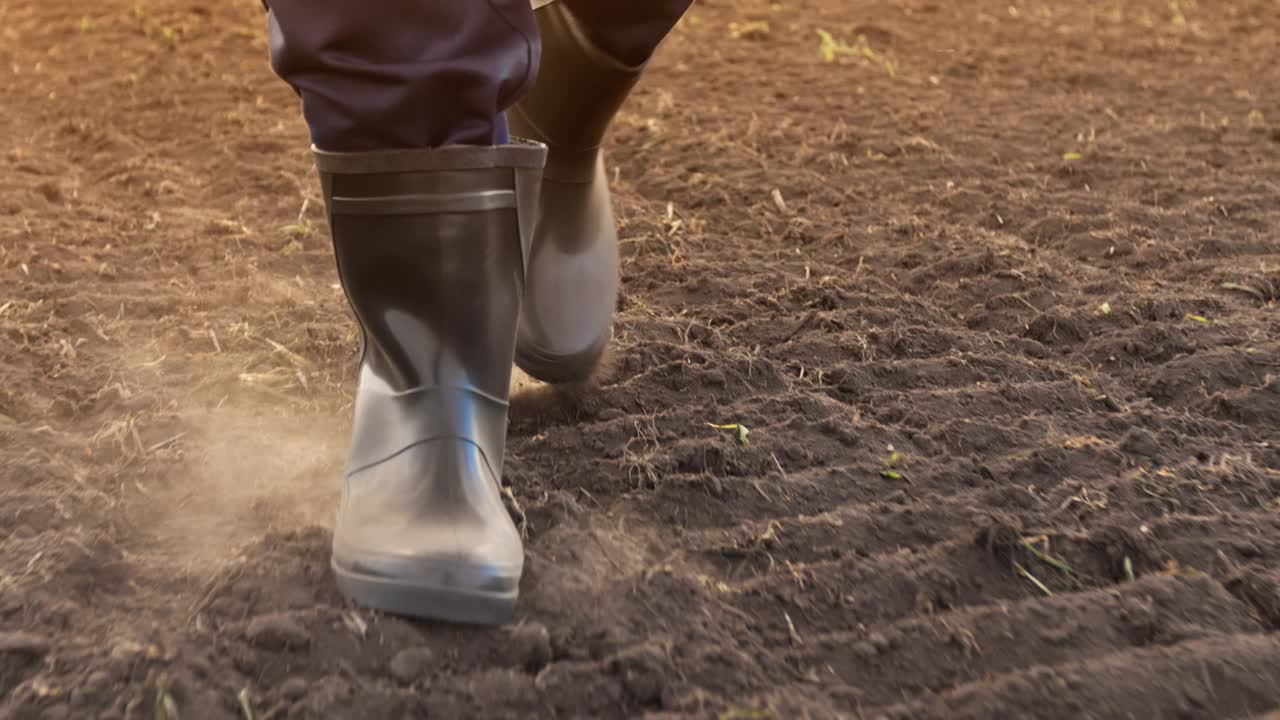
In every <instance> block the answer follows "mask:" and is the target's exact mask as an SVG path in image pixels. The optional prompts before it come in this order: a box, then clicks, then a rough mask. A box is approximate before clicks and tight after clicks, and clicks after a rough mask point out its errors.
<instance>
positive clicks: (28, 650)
mask: <svg viewBox="0 0 1280 720" xmlns="http://www.w3.org/2000/svg"><path fill="white" fill-rule="evenodd" d="M47 652H49V641H48V640H46V639H44V638H42V637H40V636H39V635H33V634H32V633H27V632H4V633H0V653H3V654H9V653H12V654H16V655H33V656H42V655H44V654H45V653H47Z"/></svg>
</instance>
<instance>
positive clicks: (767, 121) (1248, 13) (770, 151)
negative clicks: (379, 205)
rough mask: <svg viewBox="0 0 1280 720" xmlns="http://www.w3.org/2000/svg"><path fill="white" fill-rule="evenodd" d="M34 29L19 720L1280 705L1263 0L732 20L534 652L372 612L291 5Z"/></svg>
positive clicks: (637, 118) (674, 111)
mask: <svg viewBox="0 0 1280 720" xmlns="http://www.w3.org/2000/svg"><path fill="white" fill-rule="evenodd" d="M0 17H3V19H4V22H3V23H2V25H3V27H2V29H0V33H3V38H4V39H3V42H0V61H2V62H0V74H3V76H4V78H5V80H4V84H3V87H4V112H3V113H0V277H3V283H2V284H0V335H2V339H0V697H2V698H3V699H2V700H0V716H3V717H6V718H10V717H12V718H49V719H53V718H87V717H100V718H115V719H121V718H177V717H181V718H184V719H189V718H258V719H261V718H284V717H289V718H293V717H302V718H310V717H316V718H321V717H324V718H345V717H351V718H363V717H388V718H393V717H394V718H398V717H478V718H488V717H493V718H499V717H548V718H550V717H558V718H570V717H637V716H647V717H672V718H674V717H716V718H726V719H727V718H792V717H812V718H828V717H853V718H859V717H861V718H934V717H937V718H965V717H971V718H986V717H1011V718H1012V717H1017V718H1081V717H1099V718H1101V717H1144V718H1164V717H1167V718H1228V717H1230V718H1243V717H1250V716H1256V717H1262V716H1266V715H1267V713H1272V712H1276V710H1277V708H1280V637H1278V636H1277V635H1276V634H1275V631H1276V630H1277V628H1280V570H1277V569H1276V562H1277V560H1280V430H1277V427H1278V425H1280V318H1278V317H1277V299H1278V297H1280V230H1278V229H1277V228H1280V199H1278V198H1280V96H1277V95H1276V92H1277V88H1280V64H1278V63H1276V49H1277V47H1280V6H1278V5H1277V4H1276V3H1275V2H1273V0H1220V1H1219V2H1203V1H1202V2H1193V1H1192V0H1180V1H1167V0H1130V1H1129V2H1124V3H1113V2H1101V1H1100V0H1089V1H1085V0H1081V1H1080V2H1069V3H1063V2H1048V1H1047V0H1012V2H1011V0H999V1H995V0H964V1H963V2H961V1H960V0H868V1H866V2H850V1H849V0H783V2H782V3H780V4H770V3H767V2H763V1H757V0H751V1H748V0H700V3H699V4H698V6H697V7H696V9H695V10H694V11H693V13H692V14H691V15H690V16H689V17H688V18H686V20H685V21H684V22H683V23H682V25H681V26H680V27H679V28H678V29H677V30H676V31H675V33H674V35H673V37H672V38H671V40H670V42H669V43H668V44H667V45H666V46H665V47H664V48H663V49H662V51H661V53H660V56H659V58H658V59H657V60H656V62H655V63H654V65H653V67H652V70H651V72H650V73H649V76H648V78H647V79H646V81H645V83H644V84H643V85H642V86H641V87H640V88H639V89H638V91H637V92H636V94H635V95H634V97H633V98H632V100H631V101H630V102H629V104H628V105H627V106H626V108H625V110H624V112H623V114H622V116H621V117H620V118H619V121H618V123H617V127H616V130H615V133H614V134H613V137H612V140H611V144H610V147H609V149H610V153H611V155H610V157H611V172H612V177H613V180H614V188H615V191H616V194H617V204H618V209H619V213H620V220H621V227H622V243H623V253H624V265H623V273H624V281H625V291H624V294H623V296H622V297H621V299H620V301H619V304H618V321H617V328H616V337H615V341H614V344H613V358H612V361H611V363H610V364H609V366H608V367H607V368H606V369H605V370H604V371H603V372H602V373H601V375H600V378H599V382H598V384H597V386H596V387H595V388H593V389H587V390H582V389H578V390H570V391H563V390H562V391H550V390H548V389H546V388H539V387H524V389H522V390H521V391H520V392H519V393H518V394H517V397H516V399H515V402H514V407H513V410H512V413H513V414H512V423H511V442H510V448H509V453H508V458H507V472H506V477H507V481H508V482H509V485H510V490H511V498H512V503H511V509H512V512H513V513H515V515H516V516H517V518H518V519H519V521H520V524H521V527H522V528H523V530H524V531H525V532H526V533H527V536H528V541H527V547H528V570H527V576H526V578H525V581H524V584H523V590H522V603H521V608H520V611H519V617H518V622H517V623H516V624H515V625H514V626H512V627H508V628H500V629H471V628H464V627H455V626H447V625H442V624H433V623H424V622H412V621H406V620H403V619H398V618H394V617H386V616H383V615H380V614H378V613H374V612H368V611H365V610H361V609H356V608H352V607H349V606H347V605H346V604H345V603H344V602H343V601H342V599H341V597H340V596H339V595H337V593H336V591H335V589H334V586H333V583H332V578H331V576H330V572H329V569H328V544H329V539H330V536H329V530H328V527H329V526H330V524H331V521H332V513H333V510H334V504H335V500H336V496H337V490H338V484H339V479H340V474H341V468H342V463H343V459H344V457H343V456H344V452H345V449H346V448H345V445H346V433H347V430H348V428H349V422H350V421H349V416H350V412H351V406H350V405H351V395H352V390H353V370H354V368H355V363H356V354H357V351H358V338H357V335H356V333H355V332H354V329H353V325H352V322H351V318H350V315H349V313H348V310H347V309H346V306H345V304H344V301H343V298H342V294H341V292H340V290H339V288H338V286H337V284H336V283H337V277H336V273H335V270H334V266H333V262H332V259H331V255H330V249H329V246H328V240H327V231H326V228H325V223H324V218H323V212H322V207H321V202H320V195H319V188H318V185H317V182H316V179H315V176H314V172H313V169H312V166H311V161H310V158H309V154H308V142H307V136H306V130H305V127H304V126H303V124H302V122H301V120H300V115H299V112H298V107H297V102H296V99H295V98H294V97H293V95H292V94H291V93H290V91H289V90H288V88H287V87H285V86H284V85H283V84H282V83H280V82H279V81H278V80H276V79H275V78H274V77H273V76H272V75H271V73H270V70H269V68H268V66H267V62H266V40H265V37H264V31H263V25H264V21H263V16H262V14H261V7H260V4H259V3H258V2H257V0H233V1H230V2H204V1H202V0H142V1H141V2H139V1H137V0H103V1H102V2H98V3H90V4H85V3H81V2H71V1H70V0H48V1H47V2H41V3H36V2H20V1H18V0H7V1H5V0H0ZM819 31H823V32H825V33H828V34H829V38H830V40H829V41H824V40H823V39H822V37H821V36H820V33H819ZM860 38H861V39H860ZM824 43H825V47H826V48H827V51H828V52H827V55H828V58H829V60H830V61H828V58H824V56H823V51H822V48H823V47H824ZM734 424H737V425H741V426H745V427H746V428H748V429H749V431H750V432H749V434H748V435H746V437H745V438H740V437H739V433H738V432H737V431H735V430H732V429H717V428H714V427H710V425H734ZM1272 717H1275V716H1274V715H1273V716H1272Z"/></svg>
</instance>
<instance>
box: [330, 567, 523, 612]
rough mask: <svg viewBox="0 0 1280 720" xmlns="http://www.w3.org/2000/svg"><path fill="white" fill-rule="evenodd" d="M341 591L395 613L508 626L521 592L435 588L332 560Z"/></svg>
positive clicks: (352, 599) (358, 603)
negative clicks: (391, 577) (372, 573)
mask: <svg viewBox="0 0 1280 720" xmlns="http://www.w3.org/2000/svg"><path fill="white" fill-rule="evenodd" d="M331 567H332V568H333V574H334V578H335V579H336V581H337V584H338V590H340V591H341V592H342V594H343V595H344V596H345V597H346V598H347V599H349V600H351V601H352V602H354V603H356V604H357V605H361V606H364V607H368V608H373V609H375V610H382V611H384V612H389V613H392V614H395V615H407V616H409V617H417V618H426V619H430V620H444V621H447V622H456V623H466V624H468V625H505V624H507V623H509V622H511V620H512V619H513V618H514V617H515V612H516V596H517V591H515V590H513V591H511V592H509V593H492V592H484V591H466V590H460V589H457V588H442V587H433V586H430V585H422V584H416V583H412V582H407V581H404V580H392V579H389V578H384V577H377V576H374V575H365V574H363V573H357V572H352V571H350V570H346V569H343V568H341V567H338V565H337V563H332V564H331Z"/></svg>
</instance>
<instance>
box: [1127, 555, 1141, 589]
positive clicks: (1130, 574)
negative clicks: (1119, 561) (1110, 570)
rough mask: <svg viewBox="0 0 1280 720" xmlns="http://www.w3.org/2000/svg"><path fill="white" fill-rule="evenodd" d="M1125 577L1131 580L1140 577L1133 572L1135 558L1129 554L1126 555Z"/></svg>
mask: <svg viewBox="0 0 1280 720" xmlns="http://www.w3.org/2000/svg"><path fill="white" fill-rule="evenodd" d="M1124 577H1125V579H1126V580H1128V581H1129V582H1133V581H1134V580H1137V579H1138V576H1137V575H1134V574H1133V560H1132V559H1131V558H1130V557H1129V556H1128V555H1125V556H1124Z"/></svg>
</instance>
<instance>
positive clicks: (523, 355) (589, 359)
mask: <svg viewBox="0 0 1280 720" xmlns="http://www.w3.org/2000/svg"><path fill="white" fill-rule="evenodd" d="M608 346H609V337H608V335H606V336H605V338H604V340H603V341H602V342H599V343H597V344H595V345H593V346H592V347H591V348H590V349H589V350H586V351H584V352H580V353H577V354H575V355H552V354H549V353H544V352H541V351H539V350H538V349H536V348H531V347H524V346H522V345H520V344H519V343H517V344H516V358H515V360H516V367H518V368H520V369H521V370H523V371H524V373H525V374H526V375H528V376H529V377H531V378H533V379H534V380H541V381H542V382H545V383H551V384H552V385H559V384H563V383H576V382H582V381H584V380H589V379H591V376H592V375H593V374H594V373H595V371H596V368H598V367H600V362H601V361H602V360H603V359H604V351H605V349H606V348H607V347H608Z"/></svg>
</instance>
